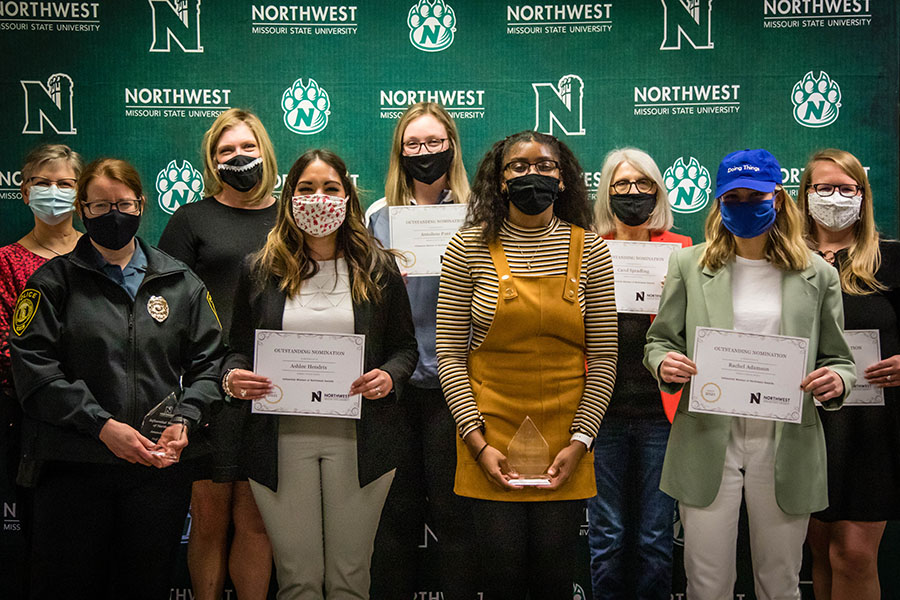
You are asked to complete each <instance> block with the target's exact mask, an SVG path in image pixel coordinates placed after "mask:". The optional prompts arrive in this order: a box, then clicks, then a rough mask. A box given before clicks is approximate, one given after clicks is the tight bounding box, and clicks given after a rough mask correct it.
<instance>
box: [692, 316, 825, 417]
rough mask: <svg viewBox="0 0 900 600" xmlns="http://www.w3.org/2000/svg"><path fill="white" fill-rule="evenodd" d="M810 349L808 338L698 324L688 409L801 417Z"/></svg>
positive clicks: (737, 415) (742, 414)
mask: <svg viewBox="0 0 900 600" xmlns="http://www.w3.org/2000/svg"><path fill="white" fill-rule="evenodd" d="M808 349H809V340H807V339H806V338H797V337H788V336H783V335H763V334H758V333H748V332H742V331H732V330H729V329H713V328H709V327H698V328H697V333H696V337H695V343H694V361H695V362H696V364H697V374H696V375H694V377H693V382H692V383H691V396H690V403H689V407H688V410H689V411H690V412H701V413H712V414H723V415H731V416H736V417H752V418H756V419H767V420H771V421H784V422H787V423H799V422H800V416H801V407H802V403H803V393H804V392H803V389H801V387H800V384H801V382H804V375H806V355H807V351H808ZM826 371H828V372H829V373H831V371H830V370H828V369H826ZM813 373H815V371H814V372H813ZM810 375H812V374H810Z"/></svg>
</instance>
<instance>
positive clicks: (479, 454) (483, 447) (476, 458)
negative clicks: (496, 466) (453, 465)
mask: <svg viewBox="0 0 900 600" xmlns="http://www.w3.org/2000/svg"><path fill="white" fill-rule="evenodd" d="M488 445H489V444H488V443H487V442H485V443H484V446H482V447H481V450H479V451H478V454H476V455H475V462H476V463H477V462H478V459H479V458H481V455H482V453H483V452H484V450H485V448H487V447H488Z"/></svg>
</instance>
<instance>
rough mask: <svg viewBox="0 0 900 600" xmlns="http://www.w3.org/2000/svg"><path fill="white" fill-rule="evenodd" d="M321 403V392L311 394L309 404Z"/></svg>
mask: <svg viewBox="0 0 900 600" xmlns="http://www.w3.org/2000/svg"><path fill="white" fill-rule="evenodd" d="M321 401H322V391H321V390H320V391H318V392H313V393H312V400H310V402H321Z"/></svg>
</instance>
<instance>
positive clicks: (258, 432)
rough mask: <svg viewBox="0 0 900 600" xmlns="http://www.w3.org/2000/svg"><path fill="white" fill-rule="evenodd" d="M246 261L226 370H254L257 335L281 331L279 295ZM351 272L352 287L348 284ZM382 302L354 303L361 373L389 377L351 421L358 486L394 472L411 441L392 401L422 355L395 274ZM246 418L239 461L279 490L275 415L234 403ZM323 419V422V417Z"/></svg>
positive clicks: (281, 294) (403, 290)
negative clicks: (384, 389)
mask: <svg viewBox="0 0 900 600" xmlns="http://www.w3.org/2000/svg"><path fill="white" fill-rule="evenodd" d="M251 270H252V267H251V261H250V260H245V261H244V264H243V266H242V268H241V277H240V280H239V281H238V287H237V290H236V291H235V297H234V312H233V313H232V318H231V330H230V331H229V333H228V340H229V344H230V349H231V352H230V353H229V355H228V357H227V358H226V359H225V363H224V367H223V371H227V370H228V369H231V368H239V369H252V368H253V346H254V331H255V330H256V329H274V330H280V329H282V316H283V315H284V302H285V295H284V292H282V291H281V290H279V289H278V282H277V281H274V280H272V279H269V280H267V281H266V282H265V283H264V284H260V283H258V282H257V279H256V278H255V277H254V276H253V275H252V274H251ZM352 277H353V274H352V270H351V286H352ZM382 281H383V284H382V297H381V301H380V302H378V303H377V304H373V303H371V302H356V301H354V302H353V323H354V331H355V333H358V334H363V335H365V336H366V352H365V371H366V372H368V371H370V370H372V369H382V370H383V371H386V372H387V373H388V374H390V376H391V379H392V380H393V382H394V390H393V392H391V393H390V394H388V395H387V396H386V397H384V398H378V399H376V400H369V399H366V398H363V399H362V413H361V415H360V418H359V419H357V421H356V440H357V445H356V453H357V463H358V476H359V484H360V486H364V485H366V484H368V483H370V482H372V481H374V480H375V479H377V478H378V477H380V476H381V475H383V474H384V473H387V472H388V471H390V470H391V469H393V468H395V467H396V466H397V459H398V456H399V450H400V448H401V447H402V445H403V444H407V443H409V440H408V436H409V435H410V434H409V432H408V430H407V429H406V428H405V427H404V420H403V416H402V414H401V409H400V404H399V402H397V396H398V393H399V392H400V390H401V389H402V387H403V385H404V384H405V383H406V381H407V380H408V379H409V377H410V375H412V372H413V370H414V369H415V368H416V361H417V360H418V357H419V352H418V350H417V349H416V337H415V334H414V330H413V322H412V315H411V313H410V308H409V297H408V296H407V294H406V285H405V284H404V283H403V279H401V277H400V273H399V272H397V271H396V269H391V270H389V271H388V272H386V273H384V274H383V277H382ZM233 402H237V403H241V404H239V406H241V408H242V409H243V410H245V411H246V413H247V415H246V416H247V418H246V419H245V423H246V428H247V429H246V430H245V434H246V435H245V436H244V439H245V440H247V442H246V444H247V449H248V452H247V453H246V455H245V456H244V457H243V460H244V461H245V472H246V473H247V474H248V476H249V477H250V478H251V479H253V480H254V481H257V482H259V483H261V484H263V485H265V486H266V487H268V488H270V489H272V490H277V488H278V416H277V415H264V414H250V402H247V401H242V400H240V399H235V400H233ZM322 418H327V417H322Z"/></svg>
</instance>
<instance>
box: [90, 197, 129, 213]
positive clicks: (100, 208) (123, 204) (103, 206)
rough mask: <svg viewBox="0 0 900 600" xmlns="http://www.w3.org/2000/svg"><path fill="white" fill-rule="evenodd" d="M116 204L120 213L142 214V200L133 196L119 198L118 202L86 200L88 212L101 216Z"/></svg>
mask: <svg viewBox="0 0 900 600" xmlns="http://www.w3.org/2000/svg"><path fill="white" fill-rule="evenodd" d="M113 206H115V207H116V210H117V211H119V212H120V213H125V214H127V215H139V214H141V201H140V200H133V199H131V198H126V199H124V200H118V201H116V202H106V201H99V202H85V203H84V209H85V210H86V211H87V212H88V214H90V215H92V216H94V217H99V216H101V215H105V214H106V213H108V212H109V211H110V210H112V207H113Z"/></svg>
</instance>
